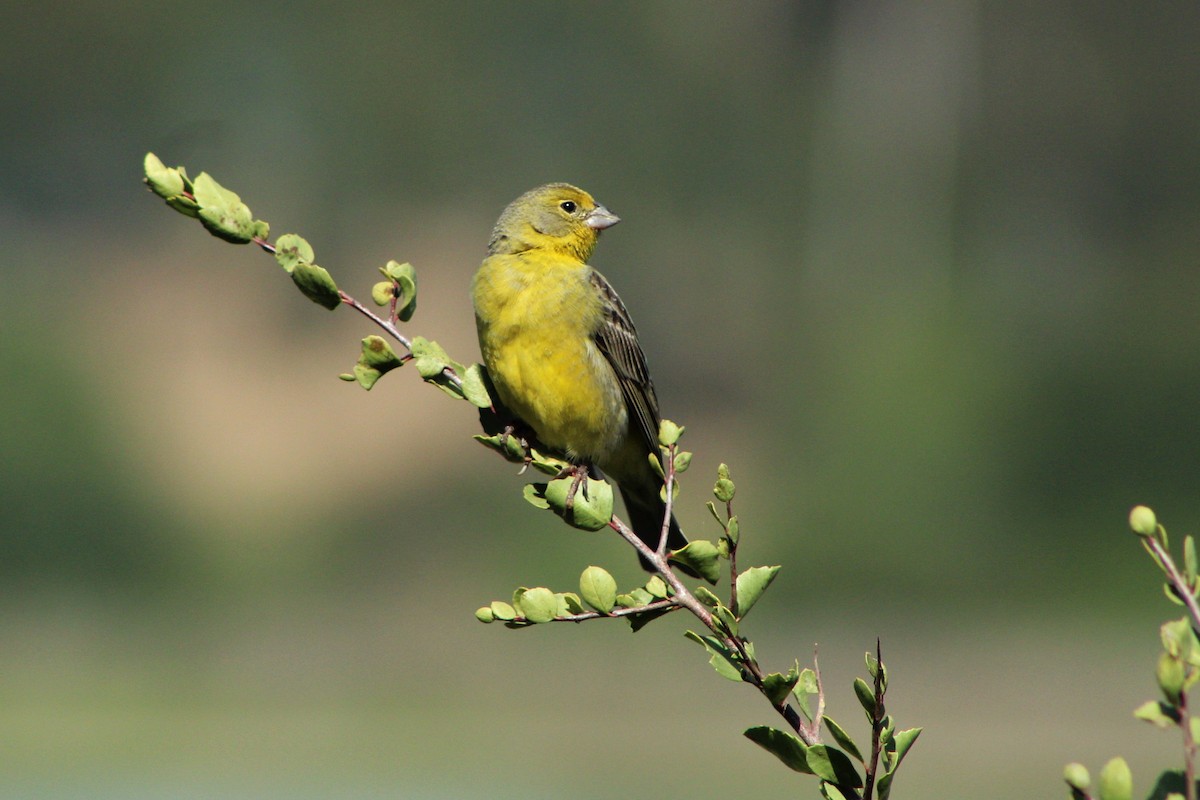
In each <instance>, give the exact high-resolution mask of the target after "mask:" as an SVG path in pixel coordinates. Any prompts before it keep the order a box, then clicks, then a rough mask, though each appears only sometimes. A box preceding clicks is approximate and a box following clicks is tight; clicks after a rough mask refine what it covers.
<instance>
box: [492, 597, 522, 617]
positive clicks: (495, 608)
mask: <svg viewBox="0 0 1200 800" xmlns="http://www.w3.org/2000/svg"><path fill="white" fill-rule="evenodd" d="M489 608H490V609H491V612H492V616H494V617H495V618H496V619H503V620H509V619H516V616H517V610H516V609H515V608H513V607H512V606H511V605H509V604H508V603H506V602H504V601H503V600H494V601H492V604H491V606H489Z"/></svg>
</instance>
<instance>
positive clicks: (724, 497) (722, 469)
mask: <svg viewBox="0 0 1200 800" xmlns="http://www.w3.org/2000/svg"><path fill="white" fill-rule="evenodd" d="M713 494H714V495H716V498H717V499H718V500H720V501H721V502H722V503H728V502H730V501H731V500H733V494H734V485H733V481H731V480H730V479H729V467H728V465H726V464H721V465H720V466H718V467H717V482H716V484H715V485H714V486H713Z"/></svg>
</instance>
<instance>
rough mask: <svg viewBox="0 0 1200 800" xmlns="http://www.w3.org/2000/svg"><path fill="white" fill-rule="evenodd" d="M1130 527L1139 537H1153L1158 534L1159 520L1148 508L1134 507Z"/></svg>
mask: <svg viewBox="0 0 1200 800" xmlns="http://www.w3.org/2000/svg"><path fill="white" fill-rule="evenodd" d="M1129 527H1130V528H1132V529H1133V532H1134V533H1136V534H1137V535H1138V536H1153V535H1154V534H1156V533H1158V518H1157V517H1156V516H1154V512H1153V511H1152V510H1150V508H1148V507H1147V506H1134V507H1133V510H1132V511H1130V512H1129Z"/></svg>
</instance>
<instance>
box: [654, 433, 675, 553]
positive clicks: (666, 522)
mask: <svg viewBox="0 0 1200 800" xmlns="http://www.w3.org/2000/svg"><path fill="white" fill-rule="evenodd" d="M675 448H676V445H671V446H669V447H668V448H667V463H666V464H664V465H663V473H664V477H663V485H664V486H666V489H667V499H666V500H665V501H663V502H664V504H665V507H666V510H665V511H664V512H663V523H662V528H661V529H660V530H659V532H658V548H657V552H658V556H659V558H663V557H664V556H666V554H667V537H668V536H669V534H670V532H671V514H672V506H673V505H674V500H675V498H674V497H673V495H674V494H675ZM659 454H660V455H661V451H659Z"/></svg>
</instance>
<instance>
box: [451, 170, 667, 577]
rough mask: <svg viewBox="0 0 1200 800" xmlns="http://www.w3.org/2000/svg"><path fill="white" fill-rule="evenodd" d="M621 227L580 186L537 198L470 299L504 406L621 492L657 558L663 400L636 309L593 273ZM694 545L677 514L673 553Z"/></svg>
mask: <svg viewBox="0 0 1200 800" xmlns="http://www.w3.org/2000/svg"><path fill="white" fill-rule="evenodd" d="M618 222H620V218H619V217H618V216H617V215H616V214H613V213H612V212H611V211H609V210H608V209H607V208H605V207H604V206H603V205H601V204H599V203H598V202H596V200H595V199H594V198H593V197H592V196H591V195H590V194H588V193H587V192H585V191H584V190H583V189H580V188H578V187H576V186H573V185H571V184H569V183H549V184H546V185H544V186H539V187H537V188H536V189H531V190H529V191H528V192H525V193H524V194H522V195H521V196H520V197H518V198H517V199H516V200H514V201H512V203H510V204H509V205H508V207H506V208H505V209H504V211H503V213H501V214H500V218H499V219H498V220H497V221H496V225H495V227H494V228H493V229H492V235H491V239H490V240H489V242H488V247H487V256H486V257H485V258H484V260H483V263H482V264H481V265H480V267H479V270H478V271H477V272H476V273H475V277H474V279H473V280H472V282H471V295H472V301H473V304H474V307H475V322H476V328H477V330H478V333H479V347H480V351H481V353H482V355H483V363H484V366H485V367H486V368H487V371H488V374H489V376H490V378H491V380H492V384H493V385H494V386H495V388H496V392H497V394H498V395H499V399H500V401H501V402H502V403H503V404H504V405H505V406H507V407H508V409H509V410H511V411H512V412H513V413H514V414H515V415H516V416H517V417H518V418H519V419H520V421H521V422H523V423H525V425H527V426H528V427H529V428H531V429H532V430H533V432H534V434H535V435H536V437H537V440H538V441H539V442H541V443H542V444H543V445H545V446H546V447H548V448H551V449H553V450H555V451H557V452H559V453H560V454H562V455H563V456H565V458H566V460H567V461H568V462H569V463H570V464H572V465H573V467H574V468H575V469H577V470H585V471H586V470H589V469H593V470H594V469H596V468H598V469H599V470H600V472H601V473H602V474H603V475H605V476H607V477H608V478H610V479H611V480H612V481H613V482H615V483H616V484H617V488H618V490H619V491H620V493H621V497H622V498H623V500H624V502H625V509H626V511H627V513H628V516H629V522H630V527H631V528H632V529H633V531H634V533H635V534H636V535H637V537H638V538H639V539H641V540H642V541H643V542H645V543H646V545H647V546H648V547H649V548H650V549H651V550H657V549H658V545H659V540H660V538H661V536H662V528H663V521H664V519H665V518H666V506H665V503H664V502H663V499H662V496H661V494H660V490H661V488H662V485H663V481H662V478H661V477H660V476H659V475H658V474H657V473H656V472H655V470H654V468H653V467H652V466H651V464H650V460H649V456H650V455H651V454H655V455H658V453H659V445H658V429H659V422H660V418H659V410H658V398H657V397H656V395H655V392H654V384H653V382H652V381H651V380H650V371H649V369H648V368H647V366H646V356H645V354H644V353H643V352H642V346H641V343H640V341H639V340H638V335H637V330H636V329H635V328H634V326H633V321H632V320H631V319H630V318H629V312H628V311H627V310H626V309H625V304H624V303H623V302H621V298H620V297H619V296H618V295H617V293H616V291H615V290H614V289H613V287H612V284H610V283H609V282H608V280H607V279H605V277H604V276H603V275H601V274H600V273H599V272H598V271H596V270H595V269H594V268H593V267H591V266H590V265H589V264H588V260H589V259H590V258H591V255H592V252H593V251H594V250H595V247H596V242H597V240H598V239H599V237H600V233H601V232H602V231H604V230H607V229H608V228H610V227H612V226H613V225H616V224H617V223H618ZM584 474H586V472H584ZM686 544H687V538H686V537H685V536H684V535H683V532H682V531H681V530H680V527H679V523H678V522H677V521H676V519H675V517H674V515H673V514H672V516H671V518H670V521H669V523H668V532H667V542H666V545H667V549H668V551H670V550H678V549H680V548H682V547H684V546H685V545H686ZM641 561H642V566H643V567H645V568H647V569H651V567H650V565H649V563H648V562H647V561H646V559H645V558H642V559H641Z"/></svg>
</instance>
